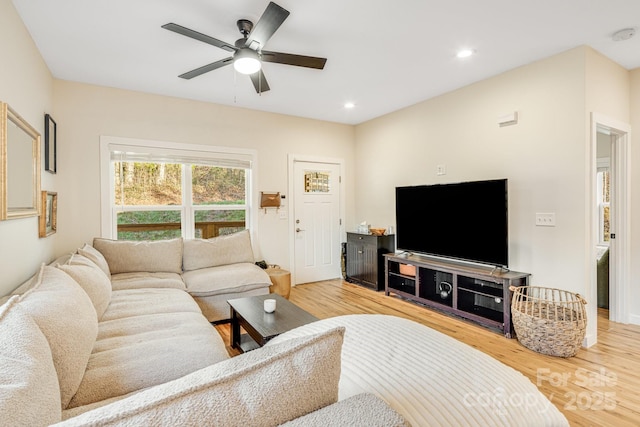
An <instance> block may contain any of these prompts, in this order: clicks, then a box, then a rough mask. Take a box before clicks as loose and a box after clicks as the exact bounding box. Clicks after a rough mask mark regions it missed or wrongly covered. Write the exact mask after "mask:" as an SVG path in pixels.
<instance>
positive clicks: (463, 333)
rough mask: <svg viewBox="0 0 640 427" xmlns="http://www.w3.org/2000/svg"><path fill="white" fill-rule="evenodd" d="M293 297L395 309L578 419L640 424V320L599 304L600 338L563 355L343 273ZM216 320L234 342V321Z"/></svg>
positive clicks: (326, 304) (332, 305)
mask: <svg viewBox="0 0 640 427" xmlns="http://www.w3.org/2000/svg"><path fill="white" fill-rule="evenodd" d="M290 300H291V302H293V303H294V304H297V305H298V306H300V307H302V308H303V309H305V310H306V311H308V312H309V313H311V314H313V315H314V316H316V317H318V318H321V319H323V318H328V317H334V316H340V315H345V314H364V313H379V314H388V315H394V316H399V317H403V318H407V319H410V320H413V321H415V322H418V323H421V324H423V325H425V326H428V327H430V328H432V329H435V330H437V331H440V332H442V333H444V334H446V335H449V336H451V337H453V338H455V339H457V340H459V341H461V342H464V343H466V344H468V345H470V346H472V347H474V348H477V349H478V350H480V351H482V352H484V353H486V354H488V355H490V356H492V357H494V358H496V359H498V360H500V361H501V362H503V363H504V364H506V365H508V366H511V367H512V368H514V369H516V370H518V371H519V372H521V373H522V374H523V375H525V376H526V377H528V378H529V379H530V380H531V381H532V382H533V383H534V384H536V385H537V386H538V389H539V390H540V391H541V392H542V393H543V394H544V395H545V396H546V397H547V398H549V399H550V400H551V402H552V403H553V404H554V405H555V406H556V407H557V408H558V409H559V410H560V411H562V413H564V414H565V416H566V417H567V419H568V420H569V422H570V424H571V425H572V426H638V425H640V385H639V384H640V357H639V356H640V326H636V325H623V324H619V323H614V322H610V321H609V320H608V319H607V315H608V312H607V311H606V310H602V309H601V310H599V315H598V319H597V322H598V343H597V344H595V345H594V346H592V347H590V348H588V349H585V348H581V349H580V350H578V354H577V355H576V356H574V357H571V358H559V357H554V356H546V355H542V354H539V353H536V352H533V351H531V350H529V349H527V348H526V347H524V346H523V345H522V344H520V343H519V342H518V340H517V339H507V338H505V337H504V336H503V335H502V334H501V333H500V332H499V331H495V330H491V329H487V328H484V327H482V326H478V325H476V324H474V323H471V322H468V321H466V320H463V319H460V318H457V317H454V316H451V315H449V314H445V313H441V312H438V311H435V310H433V309H430V308H426V307H424V306H421V305H419V304H416V303H414V302H409V301H406V300H403V299H401V298H398V297H396V296H385V295H384V292H375V291H372V290H369V289H366V288H363V287H361V286H358V285H354V284H351V283H348V282H346V281H343V280H341V279H336V280H328V281H322V282H315V283H308V284H304V285H297V286H294V287H293V288H292V290H291V296H290ZM216 328H217V329H218V331H220V333H221V334H222V335H223V337H225V336H226V339H225V342H227V343H228V325H217V326H216ZM225 330H226V332H225ZM225 334H226V335H225ZM228 351H229V353H230V354H231V355H235V354H237V352H234V351H233V350H232V349H230V348H228Z"/></svg>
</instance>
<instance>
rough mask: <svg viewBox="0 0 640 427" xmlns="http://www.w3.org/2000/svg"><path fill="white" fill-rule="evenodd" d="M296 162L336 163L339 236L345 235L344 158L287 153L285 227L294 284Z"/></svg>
mask: <svg viewBox="0 0 640 427" xmlns="http://www.w3.org/2000/svg"><path fill="white" fill-rule="evenodd" d="M296 162H305V163H318V164H333V165H338V166H339V168H340V179H339V184H340V186H339V191H340V194H339V201H338V203H339V204H340V206H339V212H340V237H341V238H342V239H343V240H344V236H345V221H344V218H345V213H346V209H345V201H346V196H345V191H344V180H343V179H342V178H343V177H344V163H345V162H344V159H341V158H336V157H320V156H310V155H304V154H289V155H288V156H287V169H288V171H287V172H288V179H287V181H288V184H287V186H288V192H289V197H290V200H289V203H288V206H287V215H288V218H289V219H288V221H287V229H288V235H289V266H290V268H289V270H290V271H291V284H292V286H295V285H296V284H297V280H296V271H295V269H296V262H295V261H296V260H295V257H296V254H295V243H296V242H295V237H296V233H295V231H294V229H295V228H296V224H295V204H296V200H295V192H294V164H295V163H296Z"/></svg>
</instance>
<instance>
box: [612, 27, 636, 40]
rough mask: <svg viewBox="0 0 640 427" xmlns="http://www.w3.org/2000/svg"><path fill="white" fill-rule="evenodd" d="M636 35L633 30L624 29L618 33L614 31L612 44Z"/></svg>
mask: <svg viewBox="0 0 640 427" xmlns="http://www.w3.org/2000/svg"><path fill="white" fill-rule="evenodd" d="M635 35H636V29H635V28H625V29H623V30H620V31H616V32H615V33H613V36H612V39H613V41H614V42H619V41H622V40H629V39H630V38H631V37H633V36H635Z"/></svg>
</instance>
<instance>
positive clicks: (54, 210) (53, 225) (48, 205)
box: [39, 191, 58, 237]
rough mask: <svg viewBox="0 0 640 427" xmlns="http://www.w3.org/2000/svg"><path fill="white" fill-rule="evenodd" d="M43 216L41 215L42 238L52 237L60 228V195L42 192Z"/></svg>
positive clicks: (40, 232) (40, 233)
mask: <svg viewBox="0 0 640 427" xmlns="http://www.w3.org/2000/svg"><path fill="white" fill-rule="evenodd" d="M41 206H42V214H41V215H40V227H39V229H40V230H39V235H40V237H47V236H51V235H52V234H53V233H55V232H56V229H57V228H58V193H54V192H51V191H43V192H42V205H41Z"/></svg>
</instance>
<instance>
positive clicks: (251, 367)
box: [62, 327, 344, 427]
mask: <svg viewBox="0 0 640 427" xmlns="http://www.w3.org/2000/svg"><path fill="white" fill-rule="evenodd" d="M343 337H344V328H342V327H340V328H333V329H330V330H327V331H325V332H322V333H319V334H316V335H309V336H304V337H300V338H296V339H291V340H287V341H285V342H282V343H281V344H278V345H273V346H269V347H262V348H259V349H256V350H253V351H250V352H248V353H244V354H242V355H240V356H236V357H234V358H232V359H229V360H225V361H222V362H219V363H216V364H214V365H211V366H209V367H207V368H204V369H200V370H198V371H196V372H194V373H192V374H189V375H186V376H184V377H182V378H179V379H177V380H174V381H170V382H168V383H165V384H160V385H158V386H155V387H151V388H148V389H146V390H144V391H141V392H139V393H136V394H135V395H132V396H130V397H127V398H125V399H122V400H119V401H117V402H114V403H112V404H110V405H106V406H103V407H101V408H98V409H95V410H93V411H88V412H85V413H84V414H81V415H79V416H78V417H75V418H73V419H72V420H69V421H72V422H73V425H91V424H93V423H95V424H101V425H116V424H117V425H193V426H196V425H202V423H203V420H206V423H207V424H210V425H219V426H227V427H233V426H238V427H247V426H252V427H262V426H276V425H279V424H282V423H284V422H286V421H289V420H292V419H294V418H298V417H300V416H302V415H306V414H308V413H310V412H313V411H315V410H317V409H320V408H323V407H325V406H327V405H330V404H332V403H334V402H336V401H337V399H338V382H339V379H340V357H341V350H342V340H343ZM62 425H64V423H63V424H62Z"/></svg>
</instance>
